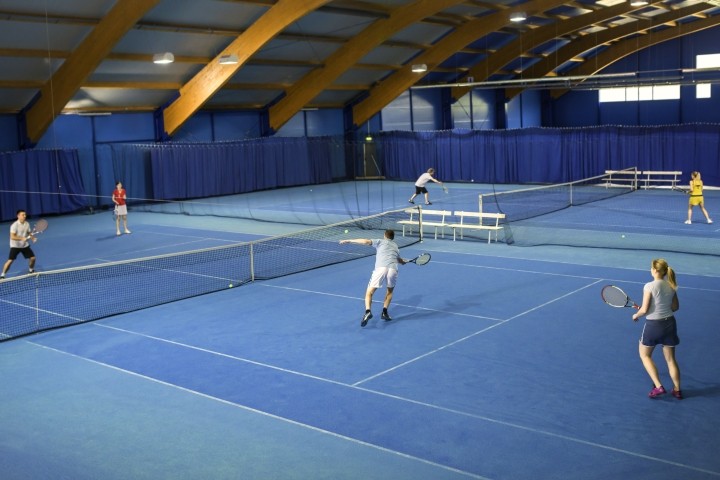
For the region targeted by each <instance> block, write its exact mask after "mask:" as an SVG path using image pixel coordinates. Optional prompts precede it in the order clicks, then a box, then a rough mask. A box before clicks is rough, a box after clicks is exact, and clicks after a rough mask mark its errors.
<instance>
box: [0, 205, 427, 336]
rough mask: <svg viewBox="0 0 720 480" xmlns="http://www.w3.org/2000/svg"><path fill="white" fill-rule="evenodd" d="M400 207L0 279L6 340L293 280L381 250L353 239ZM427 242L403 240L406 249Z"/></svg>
mask: <svg viewBox="0 0 720 480" xmlns="http://www.w3.org/2000/svg"><path fill="white" fill-rule="evenodd" d="M407 216H408V214H407V209H401V210H393V211H387V212H383V213H381V214H377V215H372V216H368V217H363V218H357V219H353V220H348V221H344V222H339V223H336V224H333V225H328V226H324V227H317V228H313V229H308V230H303V231H301V232H297V233H293V234H288V235H282V236H276V237H270V238H266V239H262V240H257V241H253V242H244V243H238V244H233V245H227V246H222V247H215V248H208V249H200V250H193V251H187V252H183V253H176V254H169V255H159V256H153V257H146V258H140V259H135V260H128V261H121V262H111V263H104V264H100V265H93V266H88V267H81V268H71V269H63V270H54V271H47V272H41V273H37V274H33V275H26V276H21V277H14V278H10V279H7V280H4V281H2V282H0V311H1V312H2V316H1V318H0V341H4V340H9V339H13V338H17V337H20V336H24V335H28V334H32V333H36V332H40V331H44V330H49V329H53V328H58V327H63V326H69V325H74V324H79V323H85V322H89V321H93V320H98V319H101V318H105V317H109V316H112V315H117V314H121V313H127V312H131V311H135V310H140V309H145V308H150V307H153V306H156V305H161V304H164V303H169V302H174V301H178V300H182V299H186V298H190V297H194V296H198V295H203V294H207V293H212V292H217V291H221V290H225V289H227V288H232V287H239V286H241V285H243V284H246V283H248V282H252V281H255V280H267V279H272V278H277V277H281V276H285V275H291V274H294V273H299V272H303V271H308V270H312V269H316V268H320V267H324V266H328V265H332V264H337V263H341V262H345V261H349V260H354V259H357V258H362V257H367V256H370V255H373V254H374V253H375V251H374V249H372V248H368V247H367V246H363V245H356V244H345V245H340V244H339V241H340V240H342V239H347V238H357V237H360V238H382V237H383V234H384V231H385V230H388V229H393V230H394V229H396V228H397V225H398V224H397V222H398V221H399V220H405V219H406V218H407ZM421 240H422V237H421V234H420V235H416V236H396V237H395V241H396V242H397V243H398V246H400V247H405V246H408V245H412V244H414V243H417V242H420V241H421Z"/></svg>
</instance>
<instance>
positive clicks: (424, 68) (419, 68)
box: [412, 63, 427, 73]
mask: <svg viewBox="0 0 720 480" xmlns="http://www.w3.org/2000/svg"><path fill="white" fill-rule="evenodd" d="M412 72H413V73H423V72H427V65H425V64H424V63H418V64H416V65H413V66H412Z"/></svg>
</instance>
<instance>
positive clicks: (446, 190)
mask: <svg viewBox="0 0 720 480" xmlns="http://www.w3.org/2000/svg"><path fill="white" fill-rule="evenodd" d="M440 186H441V187H442V189H443V192H445V193H450V192H449V191H448V188H447V187H446V186H445V185H440Z"/></svg>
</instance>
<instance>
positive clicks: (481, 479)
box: [28, 332, 491, 480]
mask: <svg viewBox="0 0 720 480" xmlns="http://www.w3.org/2000/svg"><path fill="white" fill-rule="evenodd" d="M131 333H132V332H131ZM151 338H152V337H151ZM159 340H160V339H159ZM28 343H31V344H33V345H36V346H38V347H40V348H44V349H47V350H52V351H54V352H57V353H60V354H63V355H68V356H71V357H74V358H78V359H80V360H84V361H86V362H90V363H93V364H96V365H101V366H103V367H107V368H110V369H112V370H116V371H119V372H122V373H126V374H129V375H132V376H134V377H138V378H142V379H144V380H149V381H151V382H154V383H158V384H160V385H164V386H166V387H170V388H174V389H177V390H180V391H182V392H185V393H190V394H192V395H197V396H199V397H202V398H206V399H208V400H212V401H215V402H218V403H222V404H224V405H229V406H231V407H235V408H239V409H241V410H245V411H248V412H251V413H255V414H259V415H262V416H264V417H268V418H272V419H274V420H280V421H281V422H285V423H289V424H291V425H295V426H298V427H302V428H305V429H308V430H312V431H314V432H319V433H322V434H324V435H329V436H331V437H334V438H339V439H341V440H345V441H348V442H351V443H354V444H357V445H362V446H365V447H370V448H373V449H375V450H379V451H381V452H384V453H389V454H391V455H395V456H398V457H401V458H405V459H408V460H412V461H415V462H419V463H423V464H425V465H430V466H432V467H436V468H440V469H442V470H447V471H449V472H454V473H457V474H460V475H464V476H466V477H469V478H475V479H478V480H491V479H490V478H489V477H483V476H481V475H476V474H474V473H470V472H466V471H463V470H460V469H457V468H454V467H450V466H448V465H443V464H440V463H436V462H432V461H430V460H426V459H424V458H420V457H416V456H413V455H408V454H406V453H402V452H398V451H396V450H390V449H388V448H385V447H381V446H380V445H375V444H373V443H369V442H365V441H363V440H359V439H357V438H352V437H348V436H346V435H341V434H339V433H336V432H331V431H329V430H325V429H322V428H318V427H315V426H312V425H308V424H307V423H302V422H298V421H296V420H291V419H289V418H286V417H281V416H279V415H275V414H272V413H268V412H263V411H262V410H257V409H255V408H252V407H248V406H246V405H240V404H238V403H234V402H231V401H229V400H225V399H222V398H218V397H214V396H212V395H208V394H206V393H202V392H198V391H197V390H192V389H189V388H185V387H181V386H180V385H175V384H173V383H169V382H165V381H162V380H159V379H157V378H152V377H148V376H146V375H142V374H140V373H137V372H133V371H130V370H125V369H124V368H120V367H116V366H114V365H110V364H107V363H103V362H99V361H97V360H92V359H89V358H85V357H82V356H79V355H75V354H73V353H69V352H65V351H62V350H58V349H55V348H52V347H47V346H45V345H40V344H37V343H34V342H28ZM171 343H172V342H171Z"/></svg>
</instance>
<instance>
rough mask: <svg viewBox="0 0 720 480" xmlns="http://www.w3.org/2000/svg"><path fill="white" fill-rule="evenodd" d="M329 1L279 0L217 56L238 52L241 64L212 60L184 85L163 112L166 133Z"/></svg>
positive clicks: (182, 122) (179, 125)
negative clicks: (274, 41)
mask: <svg viewBox="0 0 720 480" xmlns="http://www.w3.org/2000/svg"><path fill="white" fill-rule="evenodd" d="M329 1H330V0H278V2H277V3H276V4H274V5H273V6H272V7H270V8H269V9H268V10H267V11H266V12H265V13H264V14H263V15H262V16H261V17H260V18H258V19H257V20H256V21H255V23H253V24H252V25H251V26H250V27H249V28H248V29H247V30H246V31H245V32H243V33H242V34H241V35H240V36H238V37H237V38H236V39H235V40H233V41H232V42H231V43H230V45H228V46H227V47H226V48H225V49H224V50H223V51H222V52H220V54H219V55H218V56H217V58H220V57H221V56H222V55H237V57H238V59H239V61H238V63H237V64H235V65H220V64H219V63H218V62H217V61H212V62H210V63H208V64H207V65H206V66H205V68H203V69H202V70H201V71H200V72H199V73H198V74H197V75H195V76H194V77H193V78H192V79H191V80H190V81H189V82H188V83H186V84H185V85H184V86H183V87H182V88H181V89H180V97H179V98H178V99H176V100H175V101H174V102H172V103H171V104H170V105H169V106H168V107H167V108H166V109H165V111H164V112H163V120H164V124H165V127H164V128H165V133H167V134H168V135H172V134H173V133H175V132H176V131H177V130H178V129H179V128H180V127H181V126H182V125H183V124H184V123H185V122H186V121H187V119H188V118H190V117H191V116H192V115H193V114H194V113H195V112H196V111H197V110H198V109H200V107H202V106H203V104H205V102H207V101H208V99H209V98H210V97H212V96H213V95H214V94H215V92H217V91H218V90H220V89H221V88H222V87H223V85H225V83H227V82H228V80H230V78H232V76H233V75H234V74H235V73H236V72H237V71H238V70H239V69H240V68H241V67H242V66H243V65H244V64H245V63H247V61H248V59H249V58H250V57H252V56H253V55H254V54H255V53H256V52H257V51H258V50H260V49H261V48H262V47H263V46H264V45H265V44H267V43H268V42H269V41H270V40H272V39H273V38H274V37H275V36H277V35H278V34H279V33H280V32H282V31H283V30H284V29H285V28H286V27H287V26H288V25H290V24H291V23H293V22H295V21H297V20H298V19H300V18H302V17H303V16H305V15H307V14H308V13H310V12H312V11H314V10H316V9H317V8H318V7H321V6H323V5H324V4H326V3H328V2H329Z"/></svg>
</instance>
